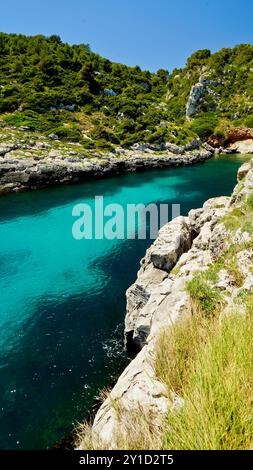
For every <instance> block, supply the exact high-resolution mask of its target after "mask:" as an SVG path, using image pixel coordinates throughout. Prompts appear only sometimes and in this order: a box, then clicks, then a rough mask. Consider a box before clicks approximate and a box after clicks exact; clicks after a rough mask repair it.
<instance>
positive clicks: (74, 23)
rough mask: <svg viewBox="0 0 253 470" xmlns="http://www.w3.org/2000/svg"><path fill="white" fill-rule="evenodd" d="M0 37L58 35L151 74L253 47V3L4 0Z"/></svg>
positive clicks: (221, 0) (230, 0)
mask: <svg viewBox="0 0 253 470" xmlns="http://www.w3.org/2000/svg"><path fill="white" fill-rule="evenodd" d="M1 3H2V5H1V7H0V31H3V32H13V33H23V34H29V35H33V34H38V33H42V34H45V35H50V34H59V35H60V36H61V37H62V39H63V40H64V41H66V42H70V43H89V44H90V46H91V48H92V50H93V51H95V52H98V53H99V54H101V55H102V56H104V57H107V58H108V59H111V60H114V61H117V62H122V63H126V64H128V65H137V64H138V65H140V66H141V67H142V68H145V69H149V70H152V71H155V70H157V69H158V68H166V69H169V70H171V69H172V68H174V67H181V66H183V65H184V63H185V60H186V58H187V57H188V56H189V55H190V54H191V53H192V52H194V51H195V50H197V49H203V48H208V49H211V50H212V51H216V50H218V49H220V48H221V47H231V46H233V45H235V44H239V43H252V42H253V37H252V36H253V0H70V1H68V0H42V1H40V2H36V1H35V0H7V1H3V0H2V2H1Z"/></svg>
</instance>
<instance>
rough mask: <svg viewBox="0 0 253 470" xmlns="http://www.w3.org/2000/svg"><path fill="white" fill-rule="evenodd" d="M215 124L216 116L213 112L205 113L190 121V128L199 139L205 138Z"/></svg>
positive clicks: (210, 133)
mask: <svg viewBox="0 0 253 470" xmlns="http://www.w3.org/2000/svg"><path fill="white" fill-rule="evenodd" d="M216 125H217V117H216V116H215V114H211V113H208V114H205V115H203V116H200V117H198V118H196V119H194V120H193V121H192V124H191V129H192V131H193V132H196V134H197V135H198V136H199V137H200V138H201V139H206V138H207V137H209V136H210V135H212V134H213V133H214V130H215V127H216Z"/></svg>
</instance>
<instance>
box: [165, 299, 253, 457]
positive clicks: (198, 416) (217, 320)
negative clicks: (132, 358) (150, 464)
mask: <svg viewBox="0 0 253 470" xmlns="http://www.w3.org/2000/svg"><path fill="white" fill-rule="evenodd" d="M244 305H245V306H246V314H244V315H243V316H241V315H238V314H236V313H233V312H231V313H230V315H225V316H224V315H222V312H220V313H219V314H217V315H216V316H214V317H213V318H212V319H210V318H209V320H208V321H207V320H206V317H205V315H203V312H202V311H197V312H196V311H195V312H194V314H193V316H192V317H191V318H189V319H188V320H186V321H185V322H184V323H182V324H180V325H178V326H176V327H175V328H174V330H173V332H172V337H173V345H176V348H175V349H174V350H173V360H171V354H170V352H169V351H168V347H167V348H166V347H164V346H165V345H166V343H167V344H168V342H171V332H170V333H168V332H167V337H166V334H164V336H163V337H162V339H160V342H159V348H160V349H158V356H157V364H158V368H157V370H158V374H159V376H160V378H161V379H162V380H163V381H165V383H167V385H168V388H169V389H170V390H175V391H180V396H181V397H182V398H183V400H184V405H183V406H182V407H181V408H178V409H177V410H175V411H174V412H172V413H170V415H169V416H168V421H167V423H166V425H165V427H164V431H163V444H162V446H163V448H166V449H184V450H185V449H193V450H194V449H198V450H200V449H203V450H207V449H209V450H210V449H211V450H219V449H220V450H235V449H250V448H251V447H252V438H253V418H252V413H251V409H252V394H253V383H252V374H253V339H252V338H253V296H252V295H250V294H248V295H247V300H244ZM235 311H236V310H235ZM162 346H163V347H164V348H163V354H161V352H160V351H161V347H162ZM166 351H167V352H166ZM160 370H162V374H160ZM165 371H166V372H167V373H165ZM238 377H240V380H238Z"/></svg>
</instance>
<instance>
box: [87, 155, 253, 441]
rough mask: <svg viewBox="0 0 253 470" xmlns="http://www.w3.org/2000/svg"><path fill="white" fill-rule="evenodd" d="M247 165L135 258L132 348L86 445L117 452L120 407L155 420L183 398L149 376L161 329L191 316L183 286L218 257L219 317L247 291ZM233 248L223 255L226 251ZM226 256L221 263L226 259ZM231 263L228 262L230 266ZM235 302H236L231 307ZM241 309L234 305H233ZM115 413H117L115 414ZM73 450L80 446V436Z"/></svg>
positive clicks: (252, 194)
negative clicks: (219, 193)
mask: <svg viewBox="0 0 253 470" xmlns="http://www.w3.org/2000/svg"><path fill="white" fill-rule="evenodd" d="M252 201H253V161H252V162H251V163H245V164H244V165H243V166H242V167H241V168H240V169H239V171H238V184H237V186H236V187H235V189H234V192H233V194H232V196H231V197H219V198H215V199H211V200H208V201H206V202H205V204H204V205H203V207H202V208H200V209H194V210H191V211H190V212H189V214H188V217H179V218H177V219H174V220H173V221H172V222H170V223H169V224H167V225H165V226H164V227H163V228H162V229H161V231H160V233H159V236H158V238H157V240H156V241H155V242H154V243H153V245H152V246H151V247H150V248H149V250H147V252H146V255H145V257H144V259H143V260H142V261H141V268H140V271H139V272H138V275H137V280H136V282H135V283H134V284H133V285H132V286H131V287H130V288H129V289H128V291H127V314H126V321H125V335H126V344H127V347H128V348H130V349H135V350H139V353H138V354H137V356H136V357H135V359H134V360H133V361H132V362H131V363H130V364H129V365H128V367H127V368H126V369H125V370H124V372H123V373H122V375H121V376H120V378H119V380H118V382H117V384H116V385H115V387H114V388H113V390H112V391H111V393H110V394H109V396H108V398H107V399H106V400H105V401H104V403H103V405H102V406H101V408H100V409H99V411H98V413H97V415H96V417H95V420H94V423H93V427H92V446H93V448H110V449H111V448H117V447H118V444H117V436H118V435H119V434H122V433H124V429H123V428H124V426H122V422H121V420H120V418H119V416H120V415H121V416H122V410H125V411H126V412H127V411H128V412H129V413H131V414H132V415H133V414H134V413H135V412H136V413H137V416H140V415H143V414H148V415H149V416H152V420H153V424H154V422H160V419H161V417H162V416H164V415H165V414H166V413H168V410H172V409H174V407H178V406H182V399H181V397H180V396H178V395H176V394H170V395H169V394H168V390H166V387H165V385H164V384H163V383H162V382H161V381H159V380H158V378H157V375H156V368H155V361H156V354H155V351H156V342H157V338H158V337H159V335H160V333H161V331H163V330H164V329H166V328H167V327H168V326H170V325H175V324H176V323H177V322H178V321H179V320H180V319H182V318H184V317H187V315H189V314H190V312H191V302H192V300H191V297H190V295H189V292H188V290H187V283H188V282H189V280H190V279H192V278H193V276H194V275H195V274H196V273H205V272H207V270H208V269H210V266H213V265H214V263H215V262H216V260H217V259H220V257H221V256H223V257H224V259H225V261H224V260H223V264H222V265H220V264H219V265H218V269H217V273H216V274H217V276H213V278H212V283H213V284H212V288H213V289H215V290H218V291H220V292H222V296H223V299H224V307H223V308H224V312H225V311H226V309H227V308H228V306H229V305H230V304H231V302H233V301H234V300H235V299H236V298H237V296H238V293H240V292H251V290H252V288H253V274H252V273H253V244H252V239H253V237H252V235H253V227H252V209H253V203H252ZM232 246H233V247H234V246H236V250H233V254H232V252H231V253H230V251H229V250H231V247H232ZM226 257H227V258H226ZM232 258H233V262H232V261H231V260H232ZM238 305H239V304H238ZM237 309H238V310H240V307H239V306H238V307H237ZM119 410H121V412H120V413H119ZM78 446H79V448H85V437H84V435H83V439H82V434H81V439H79V444H78Z"/></svg>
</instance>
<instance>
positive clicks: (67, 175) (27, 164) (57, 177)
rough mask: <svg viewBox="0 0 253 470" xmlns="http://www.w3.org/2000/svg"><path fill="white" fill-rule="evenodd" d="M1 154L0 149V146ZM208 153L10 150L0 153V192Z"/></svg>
mask: <svg viewBox="0 0 253 470" xmlns="http://www.w3.org/2000/svg"><path fill="white" fill-rule="evenodd" d="M0 155H1V149H0ZM211 157H212V152H210V151H209V150H205V149H199V150H194V151H188V152H184V153H182V154H180V155H178V154H174V153H172V152H169V151H164V152H161V153H158V152H155V151H150V152H148V153H147V152H145V151H139V150H132V151H127V150H121V152H119V153H118V154H116V155H115V154H111V153H109V154H104V155H100V156H94V157H92V158H91V157H88V158H87V157H85V156H83V157H70V156H69V157H67V158H64V157H60V156H57V154H55V156H53V155H52V156H50V154H49V155H48V156H47V157H44V158H43V159H38V157H32V156H30V157H26V158H19V157H18V156H15V155H14V156H13V155H11V150H10V151H8V152H6V153H5V154H3V151H2V156H0V194H4V193H9V192H17V191H22V190H34V189H41V188H46V187H48V186H53V185H63V184H70V183H78V182H82V181H85V180H90V179H96V178H103V177H106V176H115V175H121V174H123V173H128V172H134V171H145V170H149V169H155V168H165V167H171V168H172V167H177V166H185V165H193V164H195V163H200V162H204V161H205V160H207V159H209V158H211Z"/></svg>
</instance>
